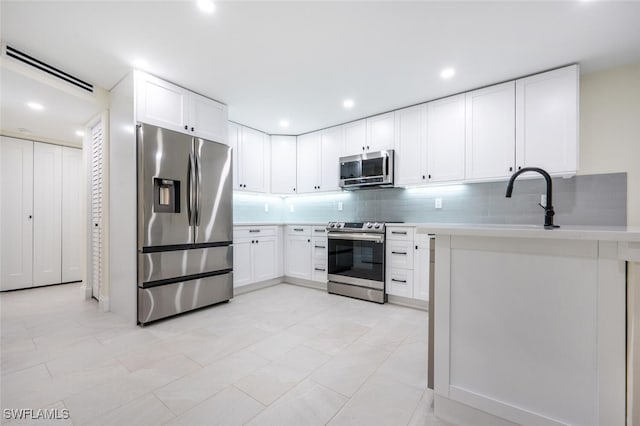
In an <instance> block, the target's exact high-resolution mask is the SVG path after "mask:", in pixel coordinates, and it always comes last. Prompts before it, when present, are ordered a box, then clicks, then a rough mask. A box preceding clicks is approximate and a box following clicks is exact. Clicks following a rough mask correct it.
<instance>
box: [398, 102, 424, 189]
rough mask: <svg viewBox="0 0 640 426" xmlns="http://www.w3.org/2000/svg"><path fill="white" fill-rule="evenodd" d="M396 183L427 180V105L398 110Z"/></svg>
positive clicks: (399, 184) (418, 182)
mask: <svg viewBox="0 0 640 426" xmlns="http://www.w3.org/2000/svg"><path fill="white" fill-rule="evenodd" d="M395 130H396V138H395V140H396V145H395V184H396V186H404V185H412V184H420V183H426V182H427V106H426V105H425V104H423V105H418V106H414V107H411V108H405V109H401V110H399V111H396V126H395Z"/></svg>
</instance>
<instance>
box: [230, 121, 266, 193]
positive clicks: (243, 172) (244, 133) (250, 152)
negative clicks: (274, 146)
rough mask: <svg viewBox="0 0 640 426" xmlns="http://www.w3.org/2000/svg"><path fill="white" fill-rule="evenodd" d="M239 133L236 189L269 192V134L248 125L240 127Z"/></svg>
mask: <svg viewBox="0 0 640 426" xmlns="http://www.w3.org/2000/svg"><path fill="white" fill-rule="evenodd" d="M238 135H239V136H238V154H237V156H238V178H237V183H236V185H235V189H236V190H245V191H253V192H269V185H268V180H269V179H268V178H267V177H268V176H270V174H269V170H270V168H271V167H270V164H269V163H270V161H271V156H270V155H269V153H270V140H269V136H268V135H266V134H264V133H262V132H259V131H257V130H253V129H250V128H248V127H240V129H239V132H238Z"/></svg>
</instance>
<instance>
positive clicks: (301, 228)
mask: <svg viewBox="0 0 640 426" xmlns="http://www.w3.org/2000/svg"><path fill="white" fill-rule="evenodd" d="M287 235H302V236H306V237H309V236H311V226H309V225H287Z"/></svg>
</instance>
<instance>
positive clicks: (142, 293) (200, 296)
mask: <svg viewBox="0 0 640 426" xmlns="http://www.w3.org/2000/svg"><path fill="white" fill-rule="evenodd" d="M232 297H233V273H232V272H228V273H226V274H222V275H214V276H211V277H206V278H200V279H197V280H191V281H183V282H179V283H174V284H168V285H163V286H158V287H151V288H138V323H140V324H145V323H148V322H151V321H155V320H158V319H161V318H165V317H169V316H172V315H176V314H180V313H182V312H187V311H190V310H193V309H198V308H202V307H204V306H208V305H212V304H214V303H219V302H224V301H227V300H229V299H231V298H232Z"/></svg>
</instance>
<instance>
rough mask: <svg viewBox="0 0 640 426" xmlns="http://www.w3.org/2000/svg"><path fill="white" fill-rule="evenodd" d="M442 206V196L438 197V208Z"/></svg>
mask: <svg viewBox="0 0 640 426" xmlns="http://www.w3.org/2000/svg"><path fill="white" fill-rule="evenodd" d="M441 208H442V198H436V209H441Z"/></svg>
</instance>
